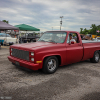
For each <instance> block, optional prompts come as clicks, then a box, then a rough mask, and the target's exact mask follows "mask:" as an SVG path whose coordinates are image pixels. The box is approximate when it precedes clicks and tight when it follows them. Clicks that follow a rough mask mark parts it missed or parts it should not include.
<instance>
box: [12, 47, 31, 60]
mask: <svg viewBox="0 0 100 100" xmlns="http://www.w3.org/2000/svg"><path fill="white" fill-rule="evenodd" d="M12 56H14V57H17V58H20V59H24V60H28V61H29V51H24V50H19V49H14V48H12Z"/></svg>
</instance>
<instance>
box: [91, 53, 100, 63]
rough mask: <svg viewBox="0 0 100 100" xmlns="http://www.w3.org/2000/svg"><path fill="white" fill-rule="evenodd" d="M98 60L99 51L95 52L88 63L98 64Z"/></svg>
mask: <svg viewBox="0 0 100 100" xmlns="http://www.w3.org/2000/svg"><path fill="white" fill-rule="evenodd" d="M99 58H100V55H99V51H95V52H94V55H93V58H91V59H90V61H91V62H93V63H98V62H99Z"/></svg>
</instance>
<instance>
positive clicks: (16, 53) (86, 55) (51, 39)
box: [8, 31, 100, 74]
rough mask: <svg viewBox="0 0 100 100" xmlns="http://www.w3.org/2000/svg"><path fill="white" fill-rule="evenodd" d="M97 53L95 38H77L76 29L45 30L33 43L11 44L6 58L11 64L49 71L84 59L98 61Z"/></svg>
mask: <svg viewBox="0 0 100 100" xmlns="http://www.w3.org/2000/svg"><path fill="white" fill-rule="evenodd" d="M75 41H76V42H75ZM99 56H100V42H98V41H92V40H81V37H80V33H78V32H76V31H47V32H45V33H44V34H43V35H42V37H41V38H40V39H39V40H38V41H37V42H34V43H23V44H16V45H11V46H10V56H8V59H9V61H11V62H12V64H14V65H17V66H22V67H26V68H28V69H31V70H38V69H42V70H43V72H44V73H48V74H51V73H54V72H55V71H56V70H57V68H58V66H63V65H67V64H72V63H76V62H80V61H83V60H87V59H90V61H91V62H93V63H98V62H99Z"/></svg>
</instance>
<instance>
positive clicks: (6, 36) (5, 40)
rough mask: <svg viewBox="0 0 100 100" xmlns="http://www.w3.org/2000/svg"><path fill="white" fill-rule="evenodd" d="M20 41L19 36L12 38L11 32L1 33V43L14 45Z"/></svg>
mask: <svg viewBox="0 0 100 100" xmlns="http://www.w3.org/2000/svg"><path fill="white" fill-rule="evenodd" d="M17 42H18V39H17V38H12V37H11V36H10V35H9V34H6V33H0V43H1V45H12V44H15V43H17Z"/></svg>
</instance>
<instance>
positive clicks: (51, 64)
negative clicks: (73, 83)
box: [47, 59, 56, 71]
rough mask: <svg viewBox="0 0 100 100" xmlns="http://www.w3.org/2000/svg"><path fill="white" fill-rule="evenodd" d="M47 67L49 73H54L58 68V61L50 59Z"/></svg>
mask: <svg viewBox="0 0 100 100" xmlns="http://www.w3.org/2000/svg"><path fill="white" fill-rule="evenodd" d="M47 67H48V70H49V71H54V70H55V68H56V60H55V59H50V60H49V61H48V63H47Z"/></svg>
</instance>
